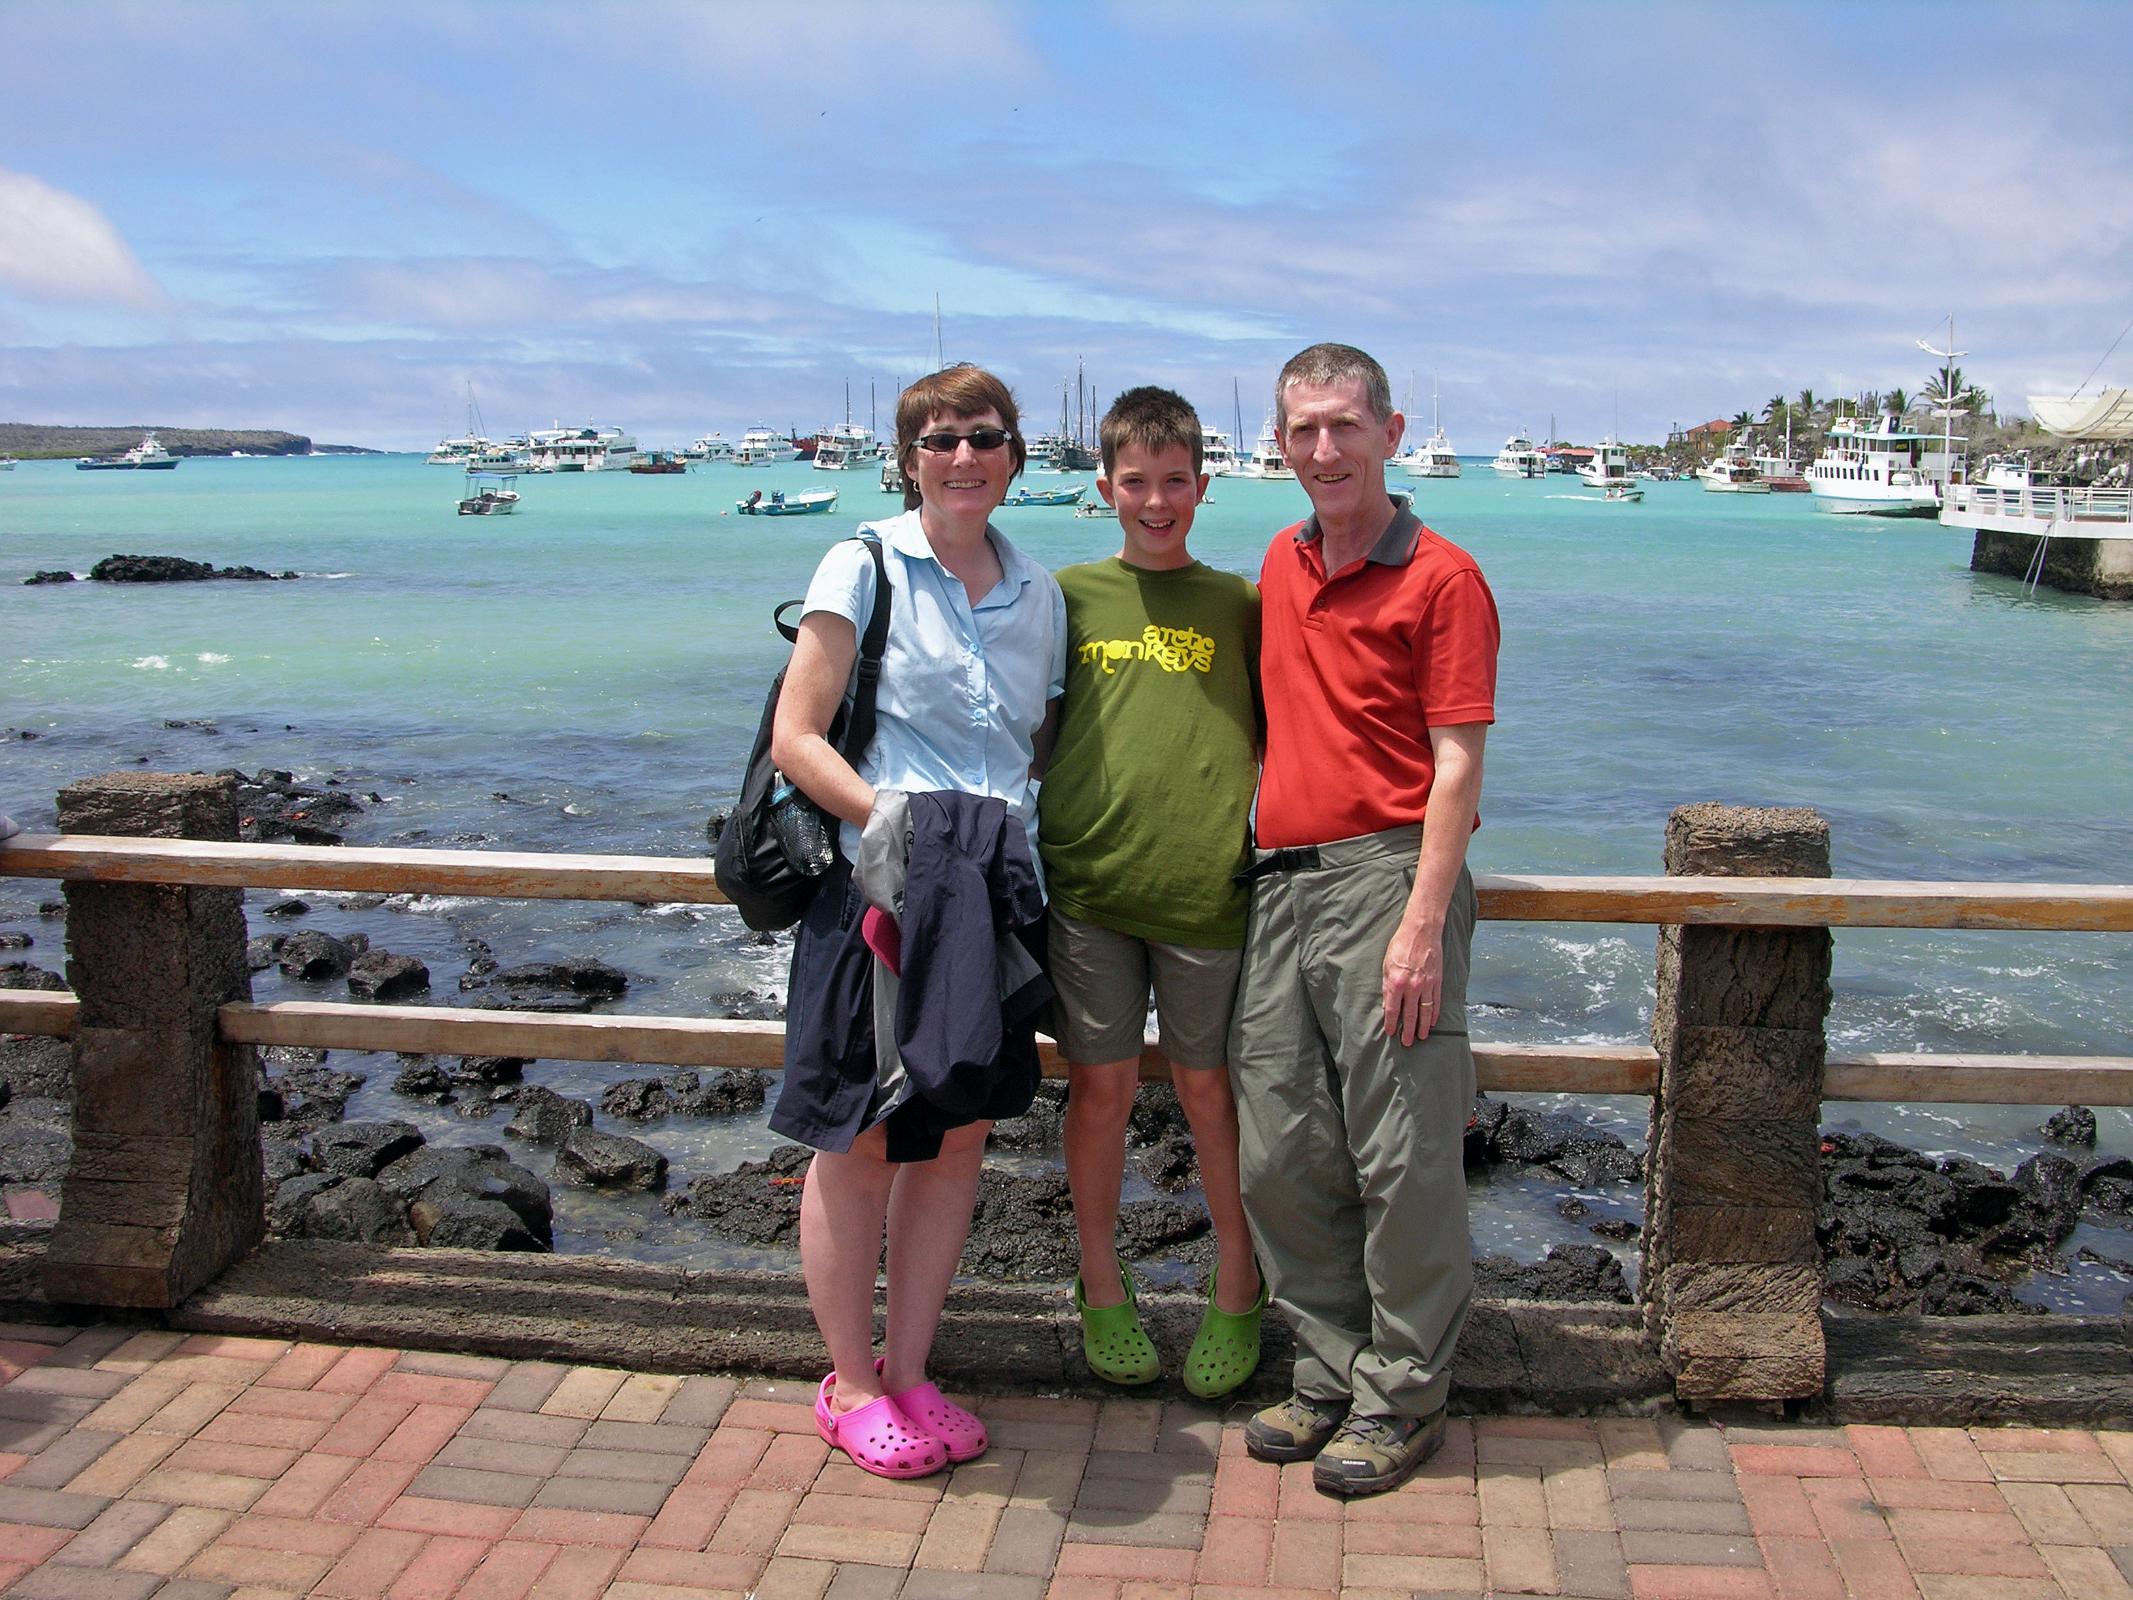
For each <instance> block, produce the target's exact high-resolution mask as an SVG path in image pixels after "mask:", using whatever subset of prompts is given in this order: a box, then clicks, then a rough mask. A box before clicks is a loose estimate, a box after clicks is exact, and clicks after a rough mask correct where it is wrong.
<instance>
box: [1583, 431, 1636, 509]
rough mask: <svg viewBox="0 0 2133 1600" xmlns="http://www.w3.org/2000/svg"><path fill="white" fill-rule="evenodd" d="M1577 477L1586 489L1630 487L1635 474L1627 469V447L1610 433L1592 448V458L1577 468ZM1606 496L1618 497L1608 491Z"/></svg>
mask: <svg viewBox="0 0 2133 1600" xmlns="http://www.w3.org/2000/svg"><path fill="white" fill-rule="evenodd" d="M1578 477H1579V478H1580V479H1582V480H1583V481H1584V484H1585V487H1587V488H1588V489H1599V490H1603V491H1612V490H1615V489H1627V488H1630V487H1631V486H1632V485H1633V484H1634V483H1635V482H1636V475H1635V474H1634V473H1632V472H1631V471H1630V470H1629V447H1628V446H1627V445H1625V444H1623V443H1622V441H1621V440H1620V439H1617V438H1616V437H1615V436H1614V435H1613V434H1611V433H1610V434H1609V435H1608V436H1607V437H1606V438H1604V439H1602V440H1601V441H1600V442H1599V444H1598V446H1596V447H1595V448H1594V450H1593V452H1592V459H1591V460H1590V461H1588V462H1586V463H1585V465H1583V466H1582V467H1580V468H1578ZM1640 493H1641V491H1640ZM1608 498H1609V499H1618V498H1620V497H1619V496H1617V495H1614V494H1612V493H1609V495H1608Z"/></svg>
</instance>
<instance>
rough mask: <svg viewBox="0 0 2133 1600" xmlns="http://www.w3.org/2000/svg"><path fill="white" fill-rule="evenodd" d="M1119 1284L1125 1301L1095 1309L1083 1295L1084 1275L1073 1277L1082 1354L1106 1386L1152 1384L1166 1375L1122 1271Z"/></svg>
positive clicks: (1128, 1277)
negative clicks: (1121, 1285) (1142, 1325)
mask: <svg viewBox="0 0 2133 1600" xmlns="http://www.w3.org/2000/svg"><path fill="white" fill-rule="evenodd" d="M1118 1276H1119V1281H1120V1282H1121V1283H1122V1284H1124V1286H1125V1290H1126V1298H1125V1299H1124V1300H1123V1301H1122V1302H1120V1303H1119V1304H1118V1305H1115V1306H1092V1305H1090V1304H1089V1301H1088V1297H1087V1296H1086V1295H1084V1294H1083V1293H1082V1292H1081V1274H1080V1273H1078V1272H1077V1273H1076V1274H1075V1275H1074V1309H1075V1310H1076V1311H1078V1312H1080V1313H1081V1353H1082V1356H1083V1358H1084V1359H1086V1360H1087V1362H1088V1363H1089V1370H1090V1371H1091V1372H1093V1373H1095V1374H1096V1376H1097V1377H1099V1378H1101V1379H1103V1380H1104V1381H1105V1382H1106V1383H1122V1384H1141V1383H1153V1382H1155V1380H1156V1379H1157V1378H1159V1377H1161V1376H1162V1375H1163V1364H1162V1362H1161V1360H1160V1359H1159V1358H1158V1357H1157V1356H1156V1353H1155V1346H1154V1345H1152V1344H1150V1343H1149V1342H1148V1334H1147V1332H1146V1330H1145V1329H1143V1328H1142V1327H1141V1314H1140V1309H1139V1308H1138V1307H1137V1306H1135V1304H1134V1303H1133V1278H1132V1276H1131V1274H1129V1273H1128V1272H1127V1271H1126V1269H1125V1268H1123V1267H1121V1268H1119V1272H1118Z"/></svg>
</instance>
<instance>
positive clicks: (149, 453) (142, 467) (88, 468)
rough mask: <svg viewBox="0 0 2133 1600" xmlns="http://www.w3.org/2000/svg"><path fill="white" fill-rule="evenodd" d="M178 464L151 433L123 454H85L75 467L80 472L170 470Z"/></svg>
mask: <svg viewBox="0 0 2133 1600" xmlns="http://www.w3.org/2000/svg"><path fill="white" fill-rule="evenodd" d="M177 464H178V458H177V457H176V456H174V455H172V454H171V453H170V452H169V451H168V450H165V449H164V448H163V446H162V443H161V441H160V440H158V439H157V438H156V436H155V435H154V434H152V433H151V434H149V435H148V436H147V437H146V438H144V439H142V440H141V442H140V443H139V444H137V445H135V446H134V447H133V448H132V449H131V450H128V451H127V452H126V453H125V454H124V455H122V456H84V457H82V459H81V460H79V461H77V462H75V463H74V467H75V470H76V471H78V472H168V471H169V470H170V469H171V468H173V467H175V466H176V465H177Z"/></svg>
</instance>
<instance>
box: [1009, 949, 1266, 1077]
mask: <svg viewBox="0 0 2133 1600" xmlns="http://www.w3.org/2000/svg"><path fill="white" fill-rule="evenodd" d="M1050 921H1051V928H1050V937H1051V947H1050V962H1051V979H1052V987H1053V988H1054V989H1056V990H1057V991H1058V992H1059V1002H1058V1004H1057V1006H1056V1007H1055V1008H1054V1021H1055V1024H1056V1025H1055V1027H1054V1028H1053V1036H1054V1037H1055V1038H1056V1039H1058V1041H1059V1051H1060V1054H1061V1055H1063V1056H1065V1057H1066V1059H1067V1061H1068V1062H1069V1063H1070V1064H1073V1065H1077V1066H1095V1065H1098V1064H1101V1063H1103V1062H1106V1061H1131V1060H1137V1059H1138V1058H1139V1056H1140V1053H1141V1047H1142V1045H1143V1044H1144V1043H1145V1041H1146V1038H1147V1032H1148V991H1149V988H1150V986H1151V984H1152V985H1153V987H1154V990H1155V1012H1156V1018H1157V1021H1158V1023H1159V1025H1160V1028H1161V1046H1162V1051H1163V1054H1164V1055H1166V1056H1168V1057H1169V1058H1170V1064H1171V1065H1172V1066H1175V1067H1187V1068H1192V1069H1194V1070H1198V1071H1205V1070H1209V1069H1212V1068H1216V1067H1222V1066H1226V1065H1227V1064H1228V1060H1229V1020H1230V1010H1231V1007H1232V1006H1233V1005H1234V1004H1235V1002H1236V998H1237V974H1238V972H1239V971H1240V970H1242V968H1243V965H1244V952H1243V951H1242V950H1202V949H1198V948H1195V947H1194V946H1191V945H1180V944H1157V943H1155V942H1153V941H1152V940H1148V939H1141V938H1136V937H1135V936H1134V935H1132V934H1130V933H1118V932H1114V931H1113V930H1112V929H1110V928H1099V927H1098V926H1096V924H1094V923H1093V922H1079V921H1076V920H1075V919H1074V918H1072V917H1068V916H1063V915H1061V914H1060V913H1059V912H1058V911H1056V910H1055V911H1053V912H1051V913H1050Z"/></svg>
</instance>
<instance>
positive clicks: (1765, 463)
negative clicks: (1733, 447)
mask: <svg viewBox="0 0 2133 1600" xmlns="http://www.w3.org/2000/svg"><path fill="white" fill-rule="evenodd" d="M1748 463H1749V465H1750V466H1752V467H1754V468H1755V470H1756V472H1757V473H1758V474H1759V475H1760V476H1761V478H1762V480H1763V482H1765V483H1767V484H1769V485H1770V492H1771V493H1772V494H1805V493H1807V475H1806V474H1805V473H1803V472H1802V471H1801V470H1800V463H1799V461H1798V459H1797V458H1795V457H1794V455H1793V453H1792V418H1791V417H1790V416H1789V415H1788V416H1787V417H1786V418H1785V448H1784V450H1783V451H1781V452H1780V453H1779V454H1777V455H1759V456H1750V457H1749V458H1748Z"/></svg>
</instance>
